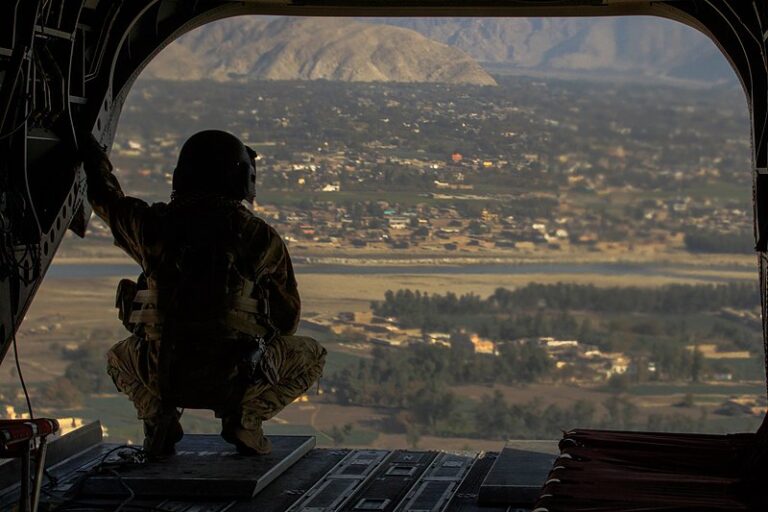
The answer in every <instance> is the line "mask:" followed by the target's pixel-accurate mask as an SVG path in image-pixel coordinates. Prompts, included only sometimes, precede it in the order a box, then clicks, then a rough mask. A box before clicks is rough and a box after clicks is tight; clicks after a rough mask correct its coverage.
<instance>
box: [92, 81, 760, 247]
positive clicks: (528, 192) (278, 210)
mask: <svg viewBox="0 0 768 512" xmlns="http://www.w3.org/2000/svg"><path fill="white" fill-rule="evenodd" d="M221 88H225V89H227V90H226V91H224V92H223V93H222V91H221ZM531 90H535V91H536V94H531V93H530V91H531ZM607 91H608V92H607V93H606V87H604V86H601V87H600V88H599V91H598V90H592V89H591V88H590V87H589V84H588V83H585V82H563V81H556V80H549V81H546V82H544V81H537V80H534V79H524V78H516V79H514V80H512V79H510V78H503V77H502V78H500V85H499V86H498V87H479V86H449V85H439V84H433V85H423V84H422V85H419V86H418V87H417V86H413V85H408V84H339V83H326V82H322V81H320V82H316V83H313V84H312V86H311V87H310V86H308V85H307V84H306V83H302V82H295V83H294V82H287V83H285V82H280V83H273V82H255V83H254V82H250V83H248V84H227V85H221V84H217V85H216V86H215V87H214V86H213V85H210V86H206V85H205V84H203V85H200V84H196V85H195V86H194V87H193V86H191V85H187V84H184V83H173V84H167V83H163V82H152V81H147V82H140V83H139V84H138V85H137V87H136V89H135V90H134V92H133V93H132V94H133V95H134V97H133V98H132V102H131V105H130V107H129V108H128V109H126V112H125V114H124V117H123V120H122V122H121V125H120V131H119V132H118V136H117V139H116V142H115V145H114V147H113V158H114V160H115V162H116V165H117V168H118V175H119V176H120V178H121V179H122V180H123V182H124V184H125V186H126V188H128V189H131V190H135V191H139V192H140V195H142V197H144V198H145V199H147V200H148V201H158V200H167V199H168V194H169V192H170V190H169V189H170V186H169V183H170V175H171V171H172V167H173V164H174V161H175V157H176V154H177V151H178V148H179V146H180V144H181V143H182V142H183V138H184V137H185V136H187V135H188V134H189V133H191V132H193V131H195V130H197V129H202V128H205V127H210V126H218V127H222V128H226V129H228V130H230V131H232V132H233V133H235V134H237V135H239V136H240V137H242V138H243V139H244V140H246V141H247V142H248V143H249V144H250V145H251V146H252V147H253V148H254V149H256V151H257V152H258V153H259V154H260V156H259V162H258V167H259V193H258V195H257V204H256V206H255V209H256V212H257V213H258V214H259V215H260V216H262V217H263V218H265V219H266V220H268V221H269V222H270V223H272V224H273V225H275V227H276V228H277V229H278V230H279V231H280V232H281V234H283V236H284V238H285V239H286V240H287V241H288V242H289V244H291V245H292V251H293V253H294V254H295V255H297V256H299V257H301V256H307V257H311V256H314V257H318V256H321V257H322V256H332V255H336V256H353V257H354V256H361V257H362V256H370V255H372V254H376V255H378V256H379V257H382V255H386V257H389V258H404V257H408V258H411V259H413V258H418V257H431V256H432V257H434V256H447V257H469V258H494V257H495V258H499V257H505V256H510V255H520V254H534V255H536V254H539V255H547V254H550V255H551V254H555V255H557V254H561V255H562V254H578V253H587V254H594V253H608V254H610V253H617V252H626V251H632V252H634V253H635V254H642V253H649V254H657V253H659V252H670V251H677V252H680V251H682V252H694V253H707V252H710V253H749V252H750V251H751V250H752V240H751V218H750V216H751V212H750V209H749V207H748V205H749V199H750V198H749V187H750V185H749V179H750V177H749V176H750V175H749V172H748V169H749V162H748V160H747V157H748V155H749V151H748V146H749V139H748V137H747V133H748V132H747V119H746V111H745V109H739V108H736V107H726V106H725V105H740V103H739V102H738V101H733V98H736V97H737V95H738V94H739V92H738V91H734V90H730V89H725V90H714V91H710V92H708V93H707V94H706V95H698V94H694V95H690V94H687V93H688V91H687V90H685V89H675V88H668V90H666V91H664V92H665V94H657V93H655V92H654V93H653V94H652V96H653V98H654V99H653V101H648V97H646V96H647V95H649V94H651V93H648V92H646V91H644V89H643V87H642V86H639V85H635V86H632V85H616V86H614V88H613V89H611V88H610V87H609V88H608V89H607ZM619 97H621V98H622V99H621V100H618V99H617V98H619ZM222 98H226V101H224V100H222ZM232 98H237V101H231V99H232ZM320 120H322V122H321V121H320ZM158 132H160V133H165V135H162V136H157V135H156V134H157V133H158ZM212 172H213V171H212ZM92 231H93V232H94V234H96V235H97V236H99V235H100V236H103V237H108V234H107V233H106V231H105V229H104V226H103V225H100V224H98V223H95V224H94V225H93V227H92Z"/></svg>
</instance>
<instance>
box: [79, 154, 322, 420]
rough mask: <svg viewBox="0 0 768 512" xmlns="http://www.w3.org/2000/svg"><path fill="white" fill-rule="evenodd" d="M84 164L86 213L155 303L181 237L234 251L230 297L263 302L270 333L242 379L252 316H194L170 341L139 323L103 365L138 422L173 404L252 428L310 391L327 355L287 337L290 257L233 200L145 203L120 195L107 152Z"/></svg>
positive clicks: (292, 301)
mask: <svg viewBox="0 0 768 512" xmlns="http://www.w3.org/2000/svg"><path fill="white" fill-rule="evenodd" d="M85 168H86V173H87V175H88V197H89V200H90V202H91V204H92V205H93V208H94V211H95V212H96V213H97V215H98V216H99V217H101V218H102V219H104V221H105V222H106V223H107V224H108V225H109V226H110V228H111V230H112V233H113V235H114V238H115V244H116V245H117V246H118V247H120V248H122V249H123V250H124V251H125V252H127V253H128V254H129V255H130V256H131V257H132V258H133V259H134V260H136V261H137V262H138V263H139V265H141V267H142V269H143V270H144V276H145V277H146V285H147V288H148V289H149V290H157V291H159V292H160V296H161V299H160V301H161V302H162V291H163V290H164V289H165V290H168V289H169V288H173V286H174V285H173V283H174V279H177V278H178V276H174V271H176V272H178V268H177V267H178V259H179V258H180V257H182V253H183V251H182V250H181V249H180V247H183V246H184V242H185V241H189V240H192V239H202V240H203V241H205V242H206V243H209V244H212V245H214V246H217V247H218V245H217V244H223V246H224V247H227V248H229V249H232V251H231V252H232V253H235V254H231V253H227V257H228V258H229V261H230V262H232V263H233V264H234V265H235V267H237V268H238V270H239V272H238V275H237V276H235V278H234V279H233V277H232V276H227V278H228V279H229V280H230V281H234V282H230V283H228V286H229V289H230V290H231V293H234V294H236V295H242V296H247V297H251V296H257V295H259V294H260V296H262V297H266V299H265V300H266V301H267V302H268V307H269V312H270V313H269V318H270V320H271V322H272V324H273V325H274V328H275V329H276V330H277V333H278V336H276V337H275V338H274V339H273V340H272V341H271V342H270V343H268V344H267V346H266V348H265V350H264V352H263V355H262V356H261V359H260V361H259V369H260V371H258V372H256V378H253V379H251V380H249V381H248V382H247V383H244V382H243V380H242V378H239V375H238V369H237V366H238V362H239V361H240V360H241V359H242V354H243V347H244V346H246V345H247V342H248V340H250V339H251V338H249V334H248V333H253V332H255V333H260V332H263V330H264V329H263V326H261V325H260V324H261V323H263V321H260V320H259V317H258V315H254V314H251V313H249V312H248V311H243V310H237V309H233V310H227V311H224V312H223V314H225V315H226V316H227V317H228V318H229V321H228V322H227V323H226V324H222V323H221V322H218V321H216V318H213V317H210V318H205V317H206V315H207V313H208V312H207V311H206V310H200V311H193V312H192V313H190V315H188V317H187V318H188V321H186V320H185V321H179V322H176V326H175V329H174V335H173V336H169V335H168V334H167V332H166V334H165V335H162V332H163V331H162V330H160V331H158V329H155V327H156V326H153V325H150V324H148V325H145V326H141V325H139V326H138V327H139V329H138V330H134V335H132V336H130V337H128V338H126V339H125V340H123V341H121V342H119V343H117V344H116V345H114V346H113V347H112V348H111V349H110V351H109V353H108V355H107V361H108V372H109V375H110V376H111V377H112V379H113V380H114V382H115V385H116V386H117V389H118V390H120V391H121V392H123V393H125V394H126V395H128V397H129V398H130V400H131V401H132V402H133V403H134V406H135V407H136V410H137V412H138V417H139V418H140V419H144V420H151V419H152V418H154V417H156V416H157V415H159V414H162V413H163V411H168V410H169V409H170V408H174V409H175V407H176V406H178V407H199V408H208V409H213V410H214V411H215V412H216V414H217V416H219V417H222V418H224V419H225V420H230V421H231V420H237V419H239V421H240V423H241V424H242V426H243V427H245V428H246V429H250V428H253V429H255V428H260V426H261V422H262V421H263V420H267V419H269V418H271V417H273V416H274V415H275V414H277V413H278V412H279V411H280V410H282V409H283V408H284V407H285V406H286V405H288V404H289V403H291V402H292V401H293V400H294V399H296V398H297V397H298V396H300V395H301V394H302V393H304V392H306V391H307V390H308V389H309V388H310V387H311V385H312V383H313V382H314V381H316V380H317V379H318V378H319V376H320V375H321V373H322V369H323V365H324V363H325V355H326V351H325V349H324V348H323V347H322V346H320V345H319V344H318V343H317V342H316V341H315V340H313V339H311V338H308V337H302V336H294V333H295V331H296V327H297V326H298V322H299V315H300V304H301V302H300V299H299V293H298V290H297V284H296V278H295V276H294V273H293V267H292V265H291V260H290V257H289V255H288V251H287V249H286V247H285V244H284V243H283V241H282V240H281V238H280V236H279V235H278V234H277V232H276V231H275V230H274V229H273V228H272V227H270V226H269V225H268V224H267V223H265V222H264V221H263V220H261V219H259V218H258V217H256V216H254V215H253V214H252V213H251V212H250V211H249V210H248V209H247V208H246V207H245V206H243V204H242V203H241V202H239V201H235V200H232V199H227V198H223V197H210V196H198V197H184V198H174V199H173V200H172V201H171V202H170V203H168V204H165V203H156V204H153V205H151V206H150V205H148V204H147V203H145V202H144V201H141V200H139V199H136V198H133V197H126V196H125V195H124V194H123V192H122V190H121V189H120V186H119V183H118V181H117V179H116V178H115V176H114V175H113V174H112V166H111V164H110V163H109V161H108V159H106V157H105V156H104V157H103V158H100V159H98V158H97V159H94V160H92V161H91V162H88V161H86V162H85ZM233 268H234V267H233ZM169 283H171V284H170V285H169ZM248 283H251V285H252V289H250V288H248ZM200 286H201V287H202V292H201V293H202V294H203V295H204V294H205V287H204V285H203V284H201V285H200ZM193 292H194V290H193ZM247 300H250V299H247ZM201 301H202V302H205V297H204V296H203V298H202V299H201ZM158 309H161V308H158ZM208 309H210V308H208ZM216 314H219V313H214V315H216ZM159 323H160V324H162V323H163V322H159ZM233 326H234V327H233ZM141 327H144V328H143V329H142V328H141ZM161 328H162V329H165V328H166V326H163V325H161ZM244 333H246V334H244ZM171 337H172V338H173V339H172V340H170V339H169V338H171ZM169 396H172V397H173V398H169ZM169 402H170V403H169Z"/></svg>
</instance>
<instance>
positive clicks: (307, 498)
mask: <svg viewBox="0 0 768 512" xmlns="http://www.w3.org/2000/svg"><path fill="white" fill-rule="evenodd" d="M389 456H390V452H389V451H388V450H355V451H352V452H350V453H349V454H348V455H347V456H346V457H344V458H343V459H342V460H341V461H340V462H339V463H338V464H337V465H336V466H335V467H334V468H333V469H332V470H331V471H329V472H328V474H326V475H325V476H324V477H323V478H322V479H320V480H319V481H318V482H317V483H316V484H315V485H314V486H313V487H312V488H311V489H309V491H307V493H306V494H305V495H304V496H302V497H301V499H300V500H298V501H297V502H296V503H294V505H293V506H292V507H291V508H290V509H288V510H289V512H329V511H333V510H338V507H340V506H341V505H342V504H343V503H344V502H346V500H347V499H349V497H350V496H352V495H353V494H354V493H355V491H356V490H357V489H358V488H360V487H361V486H362V485H363V483H364V482H365V481H366V480H367V479H368V478H369V477H370V475H372V474H373V473H374V471H375V470H376V468H377V467H378V466H379V464H381V463H382V461H384V460H386V459H387V458H388V457H389Z"/></svg>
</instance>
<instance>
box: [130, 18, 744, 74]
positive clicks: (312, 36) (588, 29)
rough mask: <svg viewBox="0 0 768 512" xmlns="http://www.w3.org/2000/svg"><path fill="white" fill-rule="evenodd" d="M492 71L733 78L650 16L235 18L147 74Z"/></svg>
mask: <svg viewBox="0 0 768 512" xmlns="http://www.w3.org/2000/svg"><path fill="white" fill-rule="evenodd" d="M489 70H490V71H492V72H494V73H507V72H514V73H532V72H535V73H545V74H546V73H550V74H558V73H567V74H569V75H576V76H581V77H597V76H599V77H605V76H612V77H622V78H624V79H630V80H643V81H667V82H668V81H672V82H689V83H705V84H729V83H735V82H736V79H735V75H734V73H733V71H732V70H731V69H730V67H729V65H728V63H727V62H726V60H725V58H724V57H723V56H722V55H721V54H720V52H719V50H718V49H717V48H716V47H715V45H714V44H713V43H712V42H711V41H710V40H709V39H708V38H707V37H706V36H704V35H703V34H701V33H699V32H697V31H696V30H694V29H692V28H690V27H686V26H684V25H682V24H679V23H676V22H672V21H669V20H662V19H657V18H650V17H633V18H600V19H596V18H434V19H427V18H369V19H350V18H344V19H340V18H285V17H244V18H234V19H229V20H223V21H219V22H216V23H212V24H209V25H206V26H204V27H201V28H200V29H197V30H195V31H193V32H191V33H190V34H187V35H185V36H183V37H182V38H180V39H179V40H178V41H176V42H174V43H173V44H171V45H170V46H169V47H168V48H166V49H165V50H164V51H163V52H162V53H161V54H160V55H159V56H158V57H157V58H156V59H155V60H154V61H153V62H152V63H151V64H150V66H149V67H148V68H147V70H146V71H145V76H149V77H153V78H163V79H175V80H196V79H201V78H210V79H214V80H238V79H267V80H270V79H271V80H284V79H288V80H294V79H302V80H314V79H325V80H339V81H362V82H372V81H394V82H445V83H468V84H477V85H493V84H494V83H495V81H494V78H493V76H491V74H489V72H488V71H489Z"/></svg>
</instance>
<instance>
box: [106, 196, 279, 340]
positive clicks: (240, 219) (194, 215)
mask: <svg viewBox="0 0 768 512" xmlns="http://www.w3.org/2000/svg"><path fill="white" fill-rule="evenodd" d="M158 222H160V223H161V224H162V225H161V226H160V229H159V230H158V232H159V233H161V236H160V239H159V240H157V241H156V242H154V243H152V242H150V245H153V246H152V247H148V248H147V251H146V253H147V256H146V257H145V261H144V262H143V267H144V276H145V279H144V281H145V285H143V283H141V281H142V280H141V279H140V282H139V283H138V284H137V285H136V286H135V287H134V286H132V285H131V283H130V282H128V283H124V282H121V286H120V288H123V289H124V290H123V291H122V292H121V290H120V289H119V290H118V303H119V307H120V309H121V311H122V320H123V321H124V323H126V324H127V327H129V329H131V330H132V331H133V332H134V333H136V334H139V335H141V336H143V337H145V338H147V339H160V338H168V336H169V335H170V336H172V338H173V339H174V344H175V345H177V346H182V345H183V344H184V343H185V342H188V343H194V342H195V340H199V341H201V342H205V341H206V340H207V342H210V341H211V340H217V339H231V338H238V337H240V338H242V337H250V338H253V339H264V338H267V337H269V336H271V335H273V334H274V332H273V331H274V327H273V326H272V324H271V322H270V320H269V297H268V296H267V291H266V287H265V286H264V284H265V282H264V281H265V279H267V278H266V277H265V276H263V275H261V273H262V272H261V271H260V266H259V265H258V262H254V261H253V253H252V252H251V250H250V249H251V244H252V240H253V237H254V236H255V233H256V231H257V230H258V229H259V228H261V225H260V224H259V221H257V220H256V219H254V218H253V216H252V214H251V213H250V212H249V211H248V210H247V209H245V207H243V206H242V204H240V203H239V202H237V201H232V200H228V199H224V198H189V199H185V200H174V201H172V202H171V203H170V204H168V205H167V206H165V209H164V211H162V212H161V215H159V216H158ZM134 290H135V293H133V292H134ZM128 299H129V300H128ZM128 302H130V306H128Z"/></svg>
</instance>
